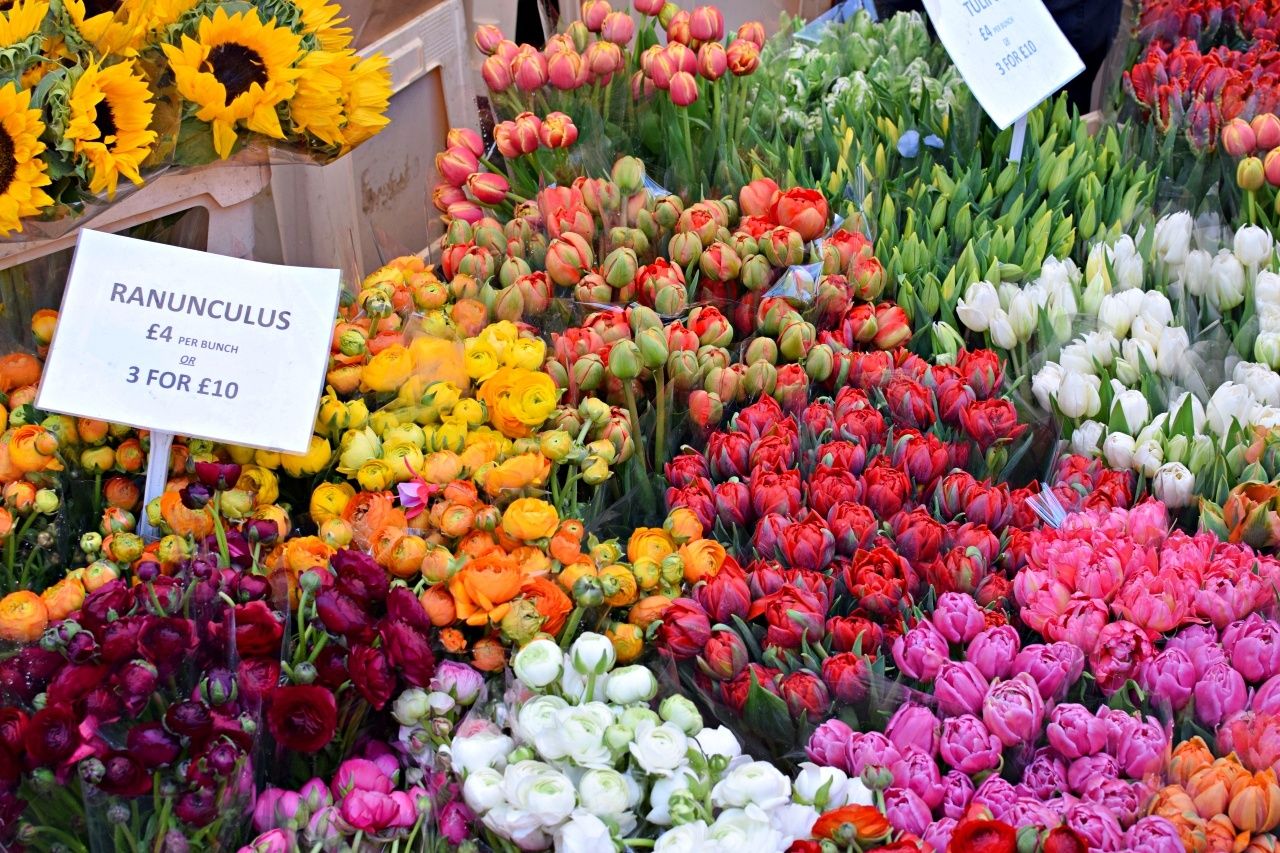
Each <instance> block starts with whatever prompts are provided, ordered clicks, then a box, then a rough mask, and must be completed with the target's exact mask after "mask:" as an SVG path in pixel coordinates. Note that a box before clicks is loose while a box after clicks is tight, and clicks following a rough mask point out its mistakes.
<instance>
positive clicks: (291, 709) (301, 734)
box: [267, 682, 385, 753]
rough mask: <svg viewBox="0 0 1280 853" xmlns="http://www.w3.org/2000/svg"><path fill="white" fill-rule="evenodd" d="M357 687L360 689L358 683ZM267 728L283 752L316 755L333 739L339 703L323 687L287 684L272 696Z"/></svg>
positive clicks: (379, 706)
mask: <svg viewBox="0 0 1280 853" xmlns="http://www.w3.org/2000/svg"><path fill="white" fill-rule="evenodd" d="M356 686H357V688H358V687H359V686H360V685H359V683H358V682H357V685H356ZM362 692H363V691H362ZM384 701H385V700H384ZM376 707H378V708H379V709H380V708H381V707H382V706H381V705H376ZM267 725H268V727H269V728H270V729H271V735H272V737H274V738H275V739H276V742H277V743H279V744H280V745H281V746H282V747H284V748H285V749H286V750H288V751H291V752H304V753H311V752H318V751H319V750H321V749H324V747H325V746H326V745H328V743H329V741H331V740H333V732H334V729H335V728H336V727H337V725H338V703H337V702H336V701H335V700H334V698H333V694H332V693H331V692H329V691H328V690H327V689H326V688H324V687H318V686H316V685H314V684H290V685H287V686H285V687H281V688H280V689H279V690H277V691H276V692H275V693H274V694H272V696H271V707H270V708H269V709H268V710H267Z"/></svg>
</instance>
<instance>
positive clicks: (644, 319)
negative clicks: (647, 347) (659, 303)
mask: <svg viewBox="0 0 1280 853" xmlns="http://www.w3.org/2000/svg"><path fill="white" fill-rule="evenodd" d="M627 320H628V321H629V322H630V324H631V334H632V335H638V334H640V332H641V331H642V330H644V329H657V330H658V331H662V318H661V317H659V316H658V312H656V311H654V310H653V309H652V308H650V307H648V306H646V305H632V306H631V307H630V308H628V309H627Z"/></svg>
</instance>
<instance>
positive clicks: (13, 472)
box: [0, 435, 22, 483]
mask: <svg viewBox="0 0 1280 853" xmlns="http://www.w3.org/2000/svg"><path fill="white" fill-rule="evenodd" d="M21 478H22V471H21V470H20V469H19V468H18V466H17V465H14V464H13V460H11V459H10V458H9V436H8V435H0V483H11V482H13V481H14V480H19V479H21Z"/></svg>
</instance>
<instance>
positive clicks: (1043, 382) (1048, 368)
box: [1031, 361, 1066, 412]
mask: <svg viewBox="0 0 1280 853" xmlns="http://www.w3.org/2000/svg"><path fill="white" fill-rule="evenodd" d="M1065 375H1066V372H1065V371H1064V370H1063V369H1062V365H1060V364H1058V363H1057V362H1056V361H1050V362H1047V363H1046V364H1045V366H1044V367H1042V368H1040V369H1039V370H1038V371H1036V375H1035V376H1033V377H1032V378H1031V393H1032V394H1034V395H1035V398H1036V402H1037V403H1039V404H1040V408H1042V409H1044V410H1045V411H1046V412H1048V411H1052V407H1051V406H1050V401H1051V400H1052V399H1053V398H1054V397H1056V396H1058V389H1059V388H1061V387H1062V378H1063V376H1065Z"/></svg>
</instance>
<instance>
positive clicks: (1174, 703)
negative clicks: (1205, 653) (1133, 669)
mask: <svg viewBox="0 0 1280 853" xmlns="http://www.w3.org/2000/svg"><path fill="white" fill-rule="evenodd" d="M1138 683H1139V684H1140V685H1142V688H1143V689H1144V690H1146V691H1147V692H1148V693H1150V694H1151V698H1152V701H1153V702H1157V703H1168V705H1169V707H1170V709H1171V710H1172V711H1173V712H1174V713H1177V712H1179V711H1181V710H1182V709H1183V708H1185V707H1186V705H1187V703H1188V702H1190V701H1191V691H1192V690H1194V689H1195V684H1196V667H1195V664H1194V663H1192V662H1191V656H1190V655H1188V654H1187V653H1186V652H1184V651H1183V650H1182V649H1177V648H1172V649H1170V648H1166V649H1165V650H1164V651H1162V652H1160V654H1158V655H1156V656H1155V657H1153V658H1152V659H1151V660H1149V661H1147V662H1146V663H1145V664H1143V666H1142V669H1141V670H1139V672H1138Z"/></svg>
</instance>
